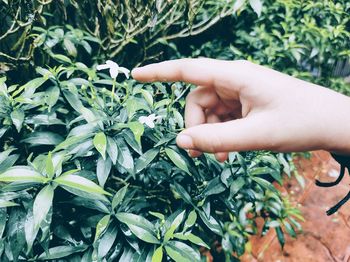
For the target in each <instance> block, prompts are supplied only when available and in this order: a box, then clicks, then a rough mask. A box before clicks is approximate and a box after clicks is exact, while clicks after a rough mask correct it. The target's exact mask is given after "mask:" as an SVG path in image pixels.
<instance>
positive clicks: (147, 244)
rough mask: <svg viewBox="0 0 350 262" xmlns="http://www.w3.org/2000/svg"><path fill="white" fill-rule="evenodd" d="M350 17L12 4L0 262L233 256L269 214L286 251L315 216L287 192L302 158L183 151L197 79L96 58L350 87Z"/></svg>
mask: <svg viewBox="0 0 350 262" xmlns="http://www.w3.org/2000/svg"><path fill="white" fill-rule="evenodd" d="M349 8H350V4H349V3H347V1H336V2H334V1H323V2H315V1H299V0H290V1H270V0H265V1H261V0H232V1H227V0H220V1H203V0H195V1H192V0H191V1H162V0H154V1H141V0H135V1H114V2H111V1H109V2H105V1H90V0H88V1H80V2H79V4H78V2H77V1H73V0H69V1H35V0H33V1H7V0H0V11H1V12H0V18H1V19H2V21H4V22H3V23H1V24H0V73H1V74H2V75H4V72H6V77H5V76H2V77H0V121H1V126H0V147H1V152H0V221H2V222H0V260H1V261H36V260H39V261H41V260H43V261H46V260H54V261H152V262H153V261H168V260H175V261H200V259H201V256H202V253H201V251H203V250H205V249H210V251H211V253H212V254H213V256H214V257H215V258H217V259H218V260H220V261H223V260H225V259H226V260H227V261H230V260H232V261H235V257H239V256H240V255H242V254H243V253H244V251H245V247H246V244H247V241H248V240H249V236H250V235H252V234H257V233H260V230H258V226H257V221H258V220H260V221H263V222H264V224H263V230H262V234H266V232H267V231H268V230H275V231H276V234H277V236H278V240H279V241H280V244H281V245H282V246H283V244H284V242H285V237H284V234H285V233H287V234H289V235H290V236H292V237H295V236H296V234H297V232H298V231H300V230H301V228H300V225H299V223H298V221H299V220H301V219H302V217H301V216H300V212H299V211H298V210H297V209H295V208H294V207H293V206H292V205H291V204H290V203H289V201H288V198H287V197H285V196H282V195H281V193H279V192H278V191H277V190H276V188H275V186H274V185H275V184H282V183H283V175H282V174H283V173H285V174H286V175H287V176H291V172H292V169H293V166H292V162H291V156H290V155H286V154H272V153H270V152H242V153H231V154H230V157H229V161H227V162H225V163H224V164H221V163H218V162H217V161H216V160H215V159H214V158H213V157H212V156H211V155H207V154H205V155H203V156H201V157H200V158H198V159H191V158H189V157H188V155H187V153H186V152H185V151H183V150H181V149H179V148H178V147H177V146H176V144H175V136H176V134H177V133H178V132H179V131H180V130H182V129H183V127H184V120H183V118H182V113H183V110H184V105H185V101H184V96H185V95H186V94H187V93H188V92H189V90H190V89H191V86H189V85H184V84H179V83H175V84H173V85H167V84H162V83H154V84H139V83H136V82H135V81H134V80H126V79H124V78H123V76H121V75H119V76H118V78H117V79H111V78H110V77H109V76H108V75H106V74H105V72H106V71H101V72H102V73H101V72H97V71H96V63H99V62H102V61H104V60H105V58H106V57H108V58H109V57H112V58H113V59H114V60H115V59H117V60H118V62H123V65H129V66H134V65H137V64H140V63H144V62H145V61H154V60H158V59H165V58H170V57H182V56H203V55H204V56H208V57H215V58H222V59H240V58H243V59H248V60H252V61H254V62H257V63H260V64H264V65H269V66H271V67H273V68H276V69H278V70H281V71H284V72H287V73H289V74H292V75H295V76H298V77H301V78H305V79H307V80H310V81H314V82H317V83H321V84H323V85H326V86H330V87H332V88H335V89H337V90H340V91H342V92H345V93H346V92H348V90H349V89H348V86H347V85H346V84H345V82H344V81H343V79H342V78H340V77H338V76H341V77H342V76H343V74H337V72H336V71H337V70H335V69H334V68H335V67H336V68H338V67H339V65H342V64H344V63H347V61H348V59H349V50H348V42H349V15H348V14H349ZM211 28H212V29H211ZM203 32H204V33H203ZM214 34H215V37H214ZM179 39H181V41H180V40H179ZM217 245H219V246H220V247H222V250H223V252H218V251H217V248H216V246H217Z"/></svg>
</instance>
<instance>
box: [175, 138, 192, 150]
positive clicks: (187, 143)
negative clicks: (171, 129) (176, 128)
mask: <svg viewBox="0 0 350 262" xmlns="http://www.w3.org/2000/svg"><path fill="white" fill-rule="evenodd" d="M176 142H177V144H178V145H179V147H182V148H186V149H188V148H193V140H192V138H191V137H190V136H187V135H178V136H177V139H176Z"/></svg>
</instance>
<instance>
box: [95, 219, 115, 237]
mask: <svg viewBox="0 0 350 262" xmlns="http://www.w3.org/2000/svg"><path fill="white" fill-rule="evenodd" d="M110 220H111V215H105V216H104V217H102V218H101V220H100V221H98V223H97V225H96V233H95V240H94V242H96V241H97V240H98V238H99V237H100V236H101V235H102V234H103V232H104V231H105V230H106V228H107V227H108V224H109V221H110Z"/></svg>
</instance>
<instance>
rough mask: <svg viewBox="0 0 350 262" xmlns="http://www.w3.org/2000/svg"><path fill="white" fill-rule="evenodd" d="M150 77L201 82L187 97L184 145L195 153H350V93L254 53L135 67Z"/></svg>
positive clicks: (219, 156) (142, 77)
mask: <svg viewBox="0 0 350 262" xmlns="http://www.w3.org/2000/svg"><path fill="white" fill-rule="evenodd" d="M132 76H133V77H134V78H135V79H136V80H139V81H142V82H154V81H163V82H165V81H166V82H170V81H184V82H187V83H192V84H194V85H197V86H198V87H197V88H196V89H194V90H193V91H191V92H190V93H189V95H188V96H187V99H186V109H185V123H186V129H185V130H184V131H182V132H181V133H180V134H179V135H178V137H177V144H178V146H179V147H181V148H184V149H189V150H190V155H191V156H193V157H196V156H199V155H200V154H201V152H212V153H215V155H216V158H217V159H218V160H219V161H224V160H226V159H227V154H228V152H230V151H247V150H271V151H276V152H295V151H309V150H316V149H324V150H328V151H332V152H336V153H342V154H349V153H350V98H349V97H347V96H344V95H341V94H339V93H337V92H334V91H332V90H329V89H327V88H324V87H321V86H318V85H315V84H311V83H308V82H305V81H302V80H299V79H296V78H293V77H291V76H288V75H285V74H282V73H279V72H277V71H274V70H272V69H268V68H266V67H263V66H259V65H256V64H253V63H251V62H248V61H243V60H238V61H221V60H214V59H207V58H199V59H179V60H172V61H165V62H161V63H157V64H151V65H147V66H144V67H141V68H135V69H134V70H133V71H132Z"/></svg>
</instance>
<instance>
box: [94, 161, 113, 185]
mask: <svg viewBox="0 0 350 262" xmlns="http://www.w3.org/2000/svg"><path fill="white" fill-rule="evenodd" d="M111 169H112V161H111V159H110V158H106V159H105V160H104V159H103V158H102V157H100V158H99V159H98V161H97V167H96V175H97V179H98V183H99V184H100V186H101V187H104V185H105V183H106V181H107V179H108V177H109V174H110V172H111Z"/></svg>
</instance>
